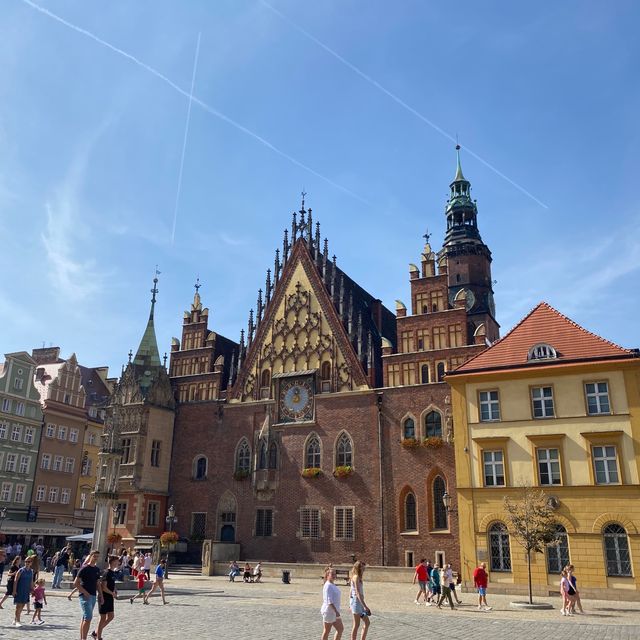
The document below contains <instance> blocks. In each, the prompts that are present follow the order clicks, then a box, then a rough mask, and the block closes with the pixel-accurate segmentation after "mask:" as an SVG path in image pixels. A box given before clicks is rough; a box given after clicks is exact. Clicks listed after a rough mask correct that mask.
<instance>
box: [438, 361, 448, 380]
mask: <svg viewBox="0 0 640 640" xmlns="http://www.w3.org/2000/svg"><path fill="white" fill-rule="evenodd" d="M446 370H447V369H446V366H445V364H444V362H438V364H437V366H436V372H437V377H438V382H442V381H443V380H444V374H445V372H446Z"/></svg>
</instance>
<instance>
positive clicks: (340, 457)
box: [336, 433, 353, 467]
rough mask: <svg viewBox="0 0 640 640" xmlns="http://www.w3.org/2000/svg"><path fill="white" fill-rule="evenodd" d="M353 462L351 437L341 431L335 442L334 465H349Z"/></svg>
mask: <svg viewBox="0 0 640 640" xmlns="http://www.w3.org/2000/svg"><path fill="white" fill-rule="evenodd" d="M352 464H353V444H352V443H351V438H350V437H349V436H348V435H347V434H346V433H343V434H341V436H340V437H339V438H338V442H337V444H336V467H350V466H352Z"/></svg>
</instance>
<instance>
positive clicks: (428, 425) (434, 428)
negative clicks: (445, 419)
mask: <svg viewBox="0 0 640 640" xmlns="http://www.w3.org/2000/svg"><path fill="white" fill-rule="evenodd" d="M424 426H425V434H426V436H427V438H434V437H435V438H441V437H442V416H441V415H440V414H439V413H438V412H437V411H429V413H427V415H426V416H425V418H424Z"/></svg>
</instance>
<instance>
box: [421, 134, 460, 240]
mask: <svg viewBox="0 0 640 640" xmlns="http://www.w3.org/2000/svg"><path fill="white" fill-rule="evenodd" d="M456 159H457V166H456V177H455V178H454V179H453V181H454V182H460V181H463V180H464V181H465V182H466V180H465V177H464V176H463V175H462V165H461V164H460V145H459V144H457V145H456ZM427 242H429V240H427Z"/></svg>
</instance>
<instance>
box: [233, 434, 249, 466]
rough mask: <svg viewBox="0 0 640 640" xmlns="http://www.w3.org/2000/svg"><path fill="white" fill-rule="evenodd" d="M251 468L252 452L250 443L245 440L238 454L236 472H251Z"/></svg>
mask: <svg viewBox="0 0 640 640" xmlns="http://www.w3.org/2000/svg"><path fill="white" fill-rule="evenodd" d="M250 468H251V450H250V449H249V443H248V442H247V441H246V440H243V441H242V443H241V444H240V446H239V447H238V452H237V454H236V471H249V469H250Z"/></svg>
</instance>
